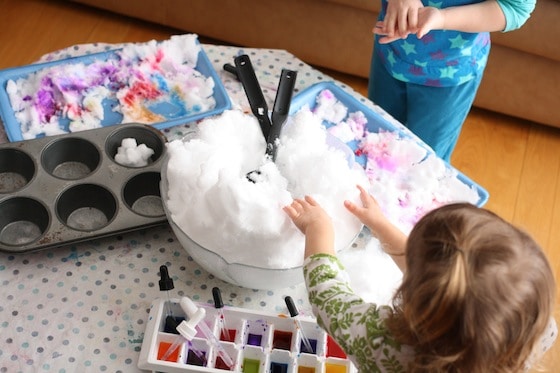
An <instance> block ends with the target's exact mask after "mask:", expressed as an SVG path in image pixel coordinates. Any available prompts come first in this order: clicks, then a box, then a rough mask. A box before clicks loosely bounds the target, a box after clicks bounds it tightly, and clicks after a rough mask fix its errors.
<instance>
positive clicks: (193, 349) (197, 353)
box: [185, 339, 209, 367]
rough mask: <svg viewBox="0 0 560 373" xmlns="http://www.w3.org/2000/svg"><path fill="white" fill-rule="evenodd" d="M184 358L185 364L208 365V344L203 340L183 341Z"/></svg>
mask: <svg viewBox="0 0 560 373" xmlns="http://www.w3.org/2000/svg"><path fill="white" fill-rule="evenodd" d="M185 350H186V358H185V364H187V365H196V366H201V367H203V366H208V352H209V346H208V344H207V343H206V341H205V340H202V339H193V340H192V341H186V342H185Z"/></svg>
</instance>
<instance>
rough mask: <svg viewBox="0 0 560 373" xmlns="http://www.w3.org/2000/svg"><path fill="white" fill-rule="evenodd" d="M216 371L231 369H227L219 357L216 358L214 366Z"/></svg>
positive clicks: (228, 368) (229, 368) (230, 368)
mask: <svg viewBox="0 0 560 373" xmlns="http://www.w3.org/2000/svg"><path fill="white" fill-rule="evenodd" d="M215 367H216V369H222V370H232V369H233V366H232V367H228V366H227V364H226V363H225V362H224V360H223V359H222V358H221V357H219V356H218V357H217V358H216V365H215Z"/></svg>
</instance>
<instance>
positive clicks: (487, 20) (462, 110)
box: [368, 0, 536, 161]
mask: <svg viewBox="0 0 560 373" xmlns="http://www.w3.org/2000/svg"><path fill="white" fill-rule="evenodd" d="M535 2H536V1H535V0H441V1H439V2H433V1H427V0H425V1H424V2H422V1H421V0H382V2H381V4H382V7H381V12H380V14H379V19H378V22H377V24H376V26H375V28H374V34H376V36H375V42H374V51H373V56H372V61H371V70H370V77H369V87H368V97H369V98H370V99H371V100H372V101H373V102H374V103H376V104H377V105H379V106H381V107H382V108H383V109H384V110H385V111H387V112H388V113H389V114H391V115H392V116H393V117H394V118H395V119H397V120H398V121H399V122H401V123H403V124H404V125H405V126H407V127H408V128H409V129H410V130H411V131H412V132H413V133H415V134H416V135H417V136H418V137H420V138H421V139H422V140H423V141H424V142H425V143H427V144H428V145H430V146H431V147H432V148H433V149H434V151H435V152H436V154H437V155H438V156H439V157H441V158H443V159H444V160H446V161H449V160H450V158H451V154H452V152H453V149H454V148H455V145H456V143H457V140H458V138H459V134H460V132H461V128H462V126H463V123H464V121H465V119H466V117H467V114H468V113H469V111H470V109H471V106H472V103H473V101H474V99H475V95H476V92H477V90H478V87H479V85H480V81H481V79H482V75H483V72H484V69H485V67H486V61H487V59H488V54H489V52H490V35H489V32H493V31H503V32H506V31H511V30H515V29H517V28H519V27H521V26H522V25H523V24H524V23H525V21H526V20H527V19H528V18H529V16H530V14H531V12H532V11H533V9H534V7H535ZM428 4H429V5H430V6H427V5H428ZM512 79H513V77H512Z"/></svg>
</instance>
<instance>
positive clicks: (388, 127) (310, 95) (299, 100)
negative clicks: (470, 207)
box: [290, 82, 489, 207]
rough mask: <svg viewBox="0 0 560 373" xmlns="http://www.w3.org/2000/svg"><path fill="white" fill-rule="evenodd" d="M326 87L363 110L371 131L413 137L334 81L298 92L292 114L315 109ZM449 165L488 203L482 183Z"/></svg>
mask: <svg viewBox="0 0 560 373" xmlns="http://www.w3.org/2000/svg"><path fill="white" fill-rule="evenodd" d="M325 89H328V90H329V91H331V92H332V93H333V94H334V96H335V97H336V98H337V99H338V100H339V101H340V102H341V103H342V104H343V105H344V106H346V107H347V108H348V112H349V113H351V112H356V111H361V112H362V113H364V115H365V117H366V118H367V121H368V123H367V125H368V130H369V132H373V133H375V132H379V131H380V130H385V131H391V132H395V131H396V132H398V133H399V135H400V136H401V137H405V138H413V136H412V135H410V134H409V133H408V132H405V131H403V130H402V129H401V128H399V127H398V126H396V125H394V124H393V123H391V122H389V121H388V120H387V119H385V118H383V117H382V116H381V115H380V114H378V113H376V112H375V111H374V110H373V109H371V108H370V107H369V106H366V105H365V104H364V103H363V102H360V100H358V99H357V98H355V97H354V96H352V95H351V94H350V93H348V92H346V91H345V90H344V89H342V88H341V87H339V86H337V85H336V84H334V83H333V82H322V83H317V84H314V85H312V86H310V87H309V88H306V89H305V90H303V91H301V92H300V93H298V94H297V95H296V96H294V98H293V100H292V103H291V106H290V114H295V113H296V112H297V111H298V110H299V109H301V108H302V107H303V106H304V105H308V106H309V108H310V109H313V108H314V107H315V105H316V104H317V103H316V98H317V96H318V95H319V93H320V92H321V91H323V90H325ZM324 125H325V127H327V128H328V127H330V126H332V125H333V123H327V122H325V123H324ZM418 143H419V144H420V146H422V147H424V148H425V149H426V150H427V151H428V152H429V153H432V154H433V153H434V151H433V150H432V149H431V148H430V147H429V146H427V145H426V144H425V143H423V142H418ZM347 145H348V146H350V148H352V150H356V149H357V146H358V144H357V143H356V142H350V143H347ZM356 162H358V163H360V164H362V165H364V164H365V158H364V157H363V156H362V157H357V158H356ZM446 165H447V167H449V168H450V169H453V170H455V171H456V172H457V178H458V179H459V180H460V181H461V182H463V183H464V184H466V185H468V186H469V187H474V188H475V189H476V191H477V193H478V196H479V199H478V202H477V206H479V207H482V206H484V205H485V204H486V202H488V198H489V194H488V192H487V191H486V190H485V189H484V188H482V187H481V186H480V185H478V184H477V183H475V182H474V181H473V180H471V179H470V178H468V177H467V176H466V175H464V174H463V173H461V172H460V171H458V170H456V169H455V168H454V167H453V166H451V165H450V164H449V163H448V162H446Z"/></svg>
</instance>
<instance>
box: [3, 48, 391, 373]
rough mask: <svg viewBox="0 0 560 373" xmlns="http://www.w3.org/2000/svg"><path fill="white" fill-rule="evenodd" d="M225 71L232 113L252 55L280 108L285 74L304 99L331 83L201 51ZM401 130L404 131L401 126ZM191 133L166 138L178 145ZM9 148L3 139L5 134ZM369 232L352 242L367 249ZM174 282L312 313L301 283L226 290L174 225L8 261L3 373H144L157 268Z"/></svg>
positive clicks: (254, 305) (223, 51)
mask: <svg viewBox="0 0 560 373" xmlns="http://www.w3.org/2000/svg"><path fill="white" fill-rule="evenodd" d="M115 47H117V46H115V45H104V44H88V45H79V46H74V47H71V48H68V49H65V50H62V51H58V52H55V53H52V54H49V55H47V56H45V57H44V58H43V59H42V60H43V61H44V60H52V59H61V58H67V57H72V56H76V55H83V54H88V53H93V52H99V51H102V50H106V49H112V48H115ZM203 48H204V50H205V52H206V54H207V55H208V57H209V59H210V61H211V62H212V64H213V65H214V67H215V69H216V70H217V71H218V73H219V75H220V78H221V79H222V81H223V83H224V85H225V87H226V90H227V92H228V94H229V95H230V98H231V100H232V103H233V107H234V108H240V109H242V110H244V111H247V112H249V111H250V109H249V105H248V102H247V98H246V96H245V93H244V91H243V89H242V86H241V83H239V82H238V81H237V80H236V79H235V77H234V76H232V75H231V74H230V73H228V72H226V71H224V70H223V68H222V67H223V65H224V64H225V63H233V59H234V57H235V56H237V55H239V54H248V55H249V56H250V57H251V60H252V63H253V66H254V67H255V71H256V73H257V77H258V79H259V82H260V84H261V87H262V89H263V93H264V95H265V97H266V99H267V100H268V103H269V105H270V106H269V107H272V105H273V102H274V98H275V96H276V89H277V85H278V80H279V76H280V73H281V70H282V68H288V69H291V70H297V71H298V81H297V84H296V88H295V89H296V91H295V93H297V92H298V91H301V90H302V89H304V88H306V87H308V86H310V85H312V84H314V83H317V82H320V81H325V80H332V79H331V78H330V77H328V76H326V75H324V74H322V73H321V72H319V71H317V70H315V69H313V68H311V67H310V66H309V65H306V64H305V63H303V62H302V61H300V60H299V59H297V58H295V57H294V56H293V55H291V54H289V53H287V52H286V51H283V50H267V49H240V48H234V47H225V46H216V45H207V44H205V45H203ZM336 83H337V84H340V85H341V86H342V87H343V88H345V89H347V90H348V91H349V92H350V93H352V94H354V95H355V96H356V98H358V99H359V100H360V101H362V102H364V103H365V104H366V105H369V106H371V107H373V108H374V109H375V110H376V111H377V112H379V113H380V114H381V115H383V116H385V117H387V118H388V119H389V120H391V121H393V119H391V118H390V117H388V115H387V114H385V113H384V112H383V111H382V110H381V109H379V108H378V107H375V106H373V105H372V104H371V103H370V102H369V101H367V100H366V99H364V98H363V97H361V96H360V95H358V94H357V93H355V92H353V91H352V90H351V89H350V88H349V87H346V86H344V85H343V84H341V83H339V82H336ZM396 124H398V123H396ZM187 130H188V127H187V126H186V125H185V126H177V127H173V128H170V129H167V130H165V131H164V133H165V135H166V136H167V137H168V138H169V139H174V138H180V137H182V136H183V135H184V133H185V132H186V131H187ZM1 135H2V136H4V138H3V139H2V138H0V140H3V141H6V140H5V135H4V134H3V133H2V134H1ZM369 239H370V236H369V235H368V234H367V233H366V232H364V233H363V234H362V235H361V236H360V237H359V238H358V239H357V241H356V242H355V243H354V245H356V246H360V245H365V244H366V243H367V242H368V240H369ZM161 265H166V266H167V267H168V269H169V274H170V276H171V278H172V279H173V280H174V286H175V288H174V289H173V290H171V291H170V294H169V295H170V296H171V297H173V298H176V297H181V296H189V297H190V298H192V299H193V300H195V301H200V302H211V300H212V288H213V287H215V286H217V287H219V288H220V290H221V292H222V298H223V301H224V303H225V304H226V305H231V306H236V307H244V308H250V309H257V310H262V311H270V312H282V313H286V312H287V310H286V308H285V307H286V306H285V303H284V297H285V296H287V295H290V296H291V297H292V298H293V299H294V300H295V301H296V304H297V305H298V307H299V308H300V313H302V314H308V315H309V314H310V313H311V311H310V307H309V304H308V301H307V294H306V290H305V286H304V285H303V284H301V285H298V286H294V287H290V288H285V289H275V290H270V291H264V290H251V289H246V288H241V287H237V286H234V285H230V284H227V283H225V282H223V281H221V280H218V279H216V278H214V277H213V276H212V275H210V274H209V273H208V272H206V271H204V270H203V269H201V268H200V267H199V266H198V265H197V263H195V262H194V261H193V260H192V258H190V257H189V256H188V255H187V253H186V251H185V250H184V249H183V248H182V247H181V245H180V243H179V242H178V241H177V239H176V238H175V236H174V234H173V232H172V231H171V228H170V227H168V226H167V225H163V226H159V227H155V228H150V229H145V230H138V231H135V232H130V233H127V234H123V235H118V236H113V237H108V238H99V239H94V240H92V241H88V242H83V243H79V244H72V245H66V246H62V247H58V248H54V249H47V250H43V251H40V252H36V253H24V254H7V253H0V286H1V288H0V372H2V373H3V372H10V373H12V372H57V373H63V372H80V373H82V372H138V371H139V369H138V367H137V362H138V356H139V352H140V349H141V345H142V340H143V336H144V331H145V324H146V320H147V317H148V311H149V307H150V305H151V303H152V302H153V300H154V299H156V298H160V297H166V296H167V294H165V293H164V292H161V291H160V290H159V286H158V281H159V279H160V277H159V268H160V266H161Z"/></svg>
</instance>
